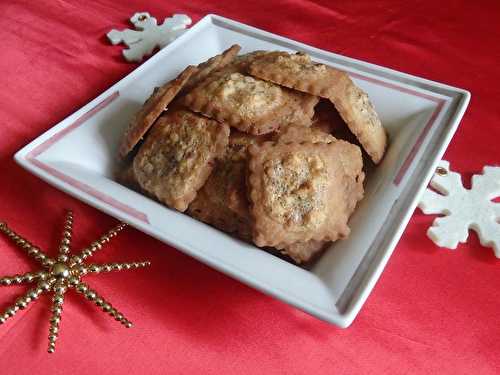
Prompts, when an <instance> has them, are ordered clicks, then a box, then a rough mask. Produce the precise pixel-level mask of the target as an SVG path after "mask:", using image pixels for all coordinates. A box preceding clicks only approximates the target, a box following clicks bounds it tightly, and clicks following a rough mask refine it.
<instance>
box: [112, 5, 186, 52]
mask: <svg viewBox="0 0 500 375" xmlns="http://www.w3.org/2000/svg"><path fill="white" fill-rule="evenodd" d="M130 22H132V23H133V25H134V27H135V28H136V30H130V29H125V30H121V31H118V30H111V31H110V32H109V33H108V34H106V35H107V37H108V39H109V41H110V42H111V43H112V44H118V43H124V44H125V45H126V46H127V47H128V48H126V49H124V50H123V51H122V53H123V56H124V57H125V59H126V60H127V61H135V62H139V61H141V60H142V59H143V58H144V56H147V55H150V54H151V53H153V51H154V49H155V48H160V49H161V48H163V47H165V46H166V45H167V44H169V43H171V42H172V41H174V40H175V39H176V38H178V37H179V36H180V35H181V34H183V33H184V32H185V31H186V27H187V26H188V25H191V22H192V21H191V18H189V17H188V16H186V15H185V14H174V15H173V16H172V17H169V18H165V20H164V21H163V24H161V25H158V21H157V20H156V18H154V17H151V15H150V14H149V13H148V12H139V13H135V14H134V15H133V16H132V18H130Z"/></svg>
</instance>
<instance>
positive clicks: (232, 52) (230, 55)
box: [182, 44, 241, 92]
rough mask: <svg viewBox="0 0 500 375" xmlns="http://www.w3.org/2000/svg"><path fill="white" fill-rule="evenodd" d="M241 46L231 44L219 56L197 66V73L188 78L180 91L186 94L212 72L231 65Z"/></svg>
mask: <svg viewBox="0 0 500 375" xmlns="http://www.w3.org/2000/svg"><path fill="white" fill-rule="evenodd" d="M240 50H241V46H239V45H238V44H233V45H232V46H231V47H229V48H228V49H227V50H225V51H224V52H222V53H221V54H220V55H216V56H213V57H211V58H209V59H208V60H207V61H205V62H203V63H201V64H199V65H198V66H197V67H196V68H197V72H196V73H195V74H193V75H192V76H191V78H189V80H188V82H187V83H186V85H185V86H184V88H183V89H182V91H183V92H188V91H190V90H191V89H193V88H194V87H195V86H196V85H197V84H199V83H200V82H201V81H203V80H204V79H205V78H207V76H209V75H210V74H211V73H212V72H214V71H216V70H218V69H221V68H223V67H225V66H226V65H228V64H229V63H231V62H232V61H233V60H234V59H235V57H236V56H237V55H238V52H240Z"/></svg>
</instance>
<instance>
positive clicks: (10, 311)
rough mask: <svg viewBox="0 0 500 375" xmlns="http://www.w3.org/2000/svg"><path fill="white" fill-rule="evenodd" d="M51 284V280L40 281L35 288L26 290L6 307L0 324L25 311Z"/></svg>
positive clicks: (0, 318) (1, 315) (0, 315)
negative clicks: (13, 302) (20, 311)
mask: <svg viewBox="0 0 500 375" xmlns="http://www.w3.org/2000/svg"><path fill="white" fill-rule="evenodd" d="M53 283H54V281H53V280H49V281H40V282H39V283H38V284H37V286H36V287H35V288H32V289H30V290H28V291H27V292H26V293H25V294H24V295H22V296H21V297H19V298H18V299H17V300H16V302H15V304H14V305H11V306H9V307H7V309H5V311H4V312H3V313H2V314H0V324H4V323H5V322H6V321H7V319H9V318H12V317H13V316H14V315H16V313H17V312H18V311H19V310H23V309H25V308H26V307H27V306H28V305H29V304H30V303H31V302H33V301H35V300H37V299H38V298H39V297H40V295H41V294H42V293H44V292H46V291H48V290H49V289H50V288H51V286H52V284H53Z"/></svg>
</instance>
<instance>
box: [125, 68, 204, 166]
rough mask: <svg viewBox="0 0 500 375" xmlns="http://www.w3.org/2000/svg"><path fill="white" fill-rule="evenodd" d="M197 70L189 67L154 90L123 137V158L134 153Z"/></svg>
mask: <svg viewBox="0 0 500 375" xmlns="http://www.w3.org/2000/svg"><path fill="white" fill-rule="evenodd" d="M196 70H197V69H196V68H195V67H194V66H188V67H187V68H186V69H184V71H183V72H182V73H181V74H179V76H178V77H177V78H176V79H174V80H173V81H170V82H167V83H166V84H164V85H163V86H161V87H157V88H155V89H154V90H153V93H152V94H151V96H150V97H149V98H148V99H147V100H146V101H145V102H144V105H143V106H142V108H141V109H140V111H139V112H137V113H136V115H135V116H134V118H133V120H132V121H131V122H130V125H129V127H128V129H127V131H126V132H125V134H124V135H123V138H122V142H121V144H120V150H119V152H120V156H121V157H125V156H127V154H128V153H129V152H130V151H132V149H133V148H134V147H135V145H136V144H137V143H138V142H139V141H140V140H141V138H142V137H143V136H144V135H145V134H146V132H147V131H148V130H149V128H150V127H151V126H152V125H153V123H154V122H155V121H156V119H157V118H158V117H159V116H160V115H161V113H162V112H163V111H164V110H165V109H166V108H167V105H168V104H169V103H170V102H171V101H172V100H173V99H174V98H175V96H176V95H177V93H178V92H179V91H180V90H181V89H182V87H183V86H184V85H185V84H186V82H187V81H188V80H189V78H190V77H191V75H192V74H194V73H195V72H196Z"/></svg>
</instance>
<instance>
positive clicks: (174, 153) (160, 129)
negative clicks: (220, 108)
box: [134, 110, 229, 212]
mask: <svg viewBox="0 0 500 375" xmlns="http://www.w3.org/2000/svg"><path fill="white" fill-rule="evenodd" d="M228 138H229V127H228V126H227V125H224V124H220V123H218V122H216V121H214V120H211V119H208V118H206V117H203V116H200V115H197V114H195V113H192V112H189V111H186V110H173V111H171V112H170V111H169V112H167V113H166V114H165V115H163V116H162V117H160V118H159V119H158V120H157V122H156V123H155V125H154V126H153V128H152V129H151V133H150V135H149V136H148V137H147V139H146V141H145V142H144V143H143V144H142V146H141V148H140V150H139V152H138V154H137V155H136V157H135V158H134V172H135V175H136V177H137V181H138V182H139V184H140V186H141V187H142V188H143V189H144V190H145V191H147V192H148V193H150V194H151V195H153V196H155V197H156V198H157V199H158V200H160V201H161V202H163V203H165V204H166V205H167V206H169V207H172V208H175V209H176V210H178V211H181V212H183V211H185V210H186V209H187V207H188V205H189V203H191V202H192V201H193V200H194V199H195V197H196V193H197V191H198V190H199V189H200V188H201V187H202V186H203V184H204V183H205V181H206V180H207V179H208V177H209V175H210V173H211V172H212V169H213V167H214V164H215V159H216V158H218V157H221V156H222V155H223V154H224V152H225V148H226V146H227V143H228Z"/></svg>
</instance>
